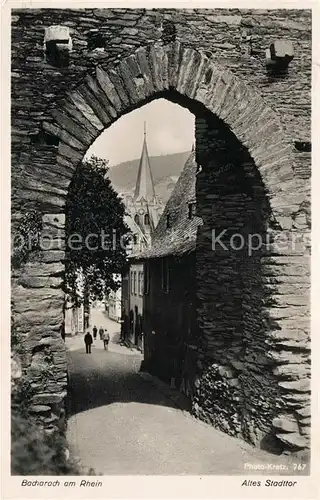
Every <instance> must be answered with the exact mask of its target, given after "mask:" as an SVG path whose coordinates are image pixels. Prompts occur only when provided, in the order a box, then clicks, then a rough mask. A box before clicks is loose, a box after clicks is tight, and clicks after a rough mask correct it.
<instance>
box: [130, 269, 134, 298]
mask: <svg viewBox="0 0 320 500" xmlns="http://www.w3.org/2000/svg"><path fill="white" fill-rule="evenodd" d="M130 288H131V295H133V291H134V280H133V271H131V284H130Z"/></svg>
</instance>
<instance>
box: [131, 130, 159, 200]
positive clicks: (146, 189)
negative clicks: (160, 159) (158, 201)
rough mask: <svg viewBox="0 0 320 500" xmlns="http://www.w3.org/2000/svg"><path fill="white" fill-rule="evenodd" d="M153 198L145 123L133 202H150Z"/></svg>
mask: <svg viewBox="0 0 320 500" xmlns="http://www.w3.org/2000/svg"><path fill="white" fill-rule="evenodd" d="M154 197H155V191H154V184H153V179H152V172H151V167H150V160H149V155H148V148H147V132H146V122H144V138H143V146H142V153H141V158H140V163H139V170H138V177H137V183H136V189H135V192H134V201H135V200H139V199H141V198H144V199H145V200H147V201H148V200H152V199H153V198H154Z"/></svg>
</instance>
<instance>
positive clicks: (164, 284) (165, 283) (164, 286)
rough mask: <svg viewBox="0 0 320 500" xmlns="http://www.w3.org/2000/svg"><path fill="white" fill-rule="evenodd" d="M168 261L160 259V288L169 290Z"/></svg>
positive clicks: (165, 290)
mask: <svg viewBox="0 0 320 500" xmlns="http://www.w3.org/2000/svg"><path fill="white" fill-rule="evenodd" d="M169 277H170V276H169V263H168V259H162V289H163V290H164V292H165V293H168V292H169Z"/></svg>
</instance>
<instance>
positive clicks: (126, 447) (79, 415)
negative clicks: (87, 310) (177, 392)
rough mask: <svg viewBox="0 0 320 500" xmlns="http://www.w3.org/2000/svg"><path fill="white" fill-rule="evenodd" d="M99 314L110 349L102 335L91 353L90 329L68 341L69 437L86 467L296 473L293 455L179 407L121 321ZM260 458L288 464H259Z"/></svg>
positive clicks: (111, 471) (149, 471)
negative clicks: (122, 333) (128, 342)
mask: <svg viewBox="0 0 320 500" xmlns="http://www.w3.org/2000/svg"><path fill="white" fill-rule="evenodd" d="M94 314H95V316H94V321H93V322H94V324H95V322H96V323H97V326H99V325H100V323H101V324H102V321H103V325H104V326H105V327H106V328H108V331H109V332H110V333H111V345H110V349H109V351H105V350H104V349H103V346H102V342H101V341H100V339H97V341H96V342H95V343H94V345H93V347H92V353H91V354H86V353H85V349H84V343H83V338H82V336H81V337H76V338H72V339H67V342H66V344H67V348H68V358H69V374H70V390H69V421H68V441H69V445H70V449H71V452H72V454H73V455H74V456H76V457H77V458H78V459H80V462H81V463H82V465H83V466H84V467H86V468H90V467H92V468H93V469H94V471H95V473H97V474H104V475H108V474H109V475H113V474H127V475H130V474H167V475H173V474H226V473H228V474H244V473H255V472H256V473H259V474H261V473H262V474H263V473H265V474H277V475H279V474H284V475H287V474H293V473H294V472H293V470H292V467H291V465H290V464H289V462H288V458H287V457H283V456H282V457H278V456H275V455H271V454H269V453H266V452H263V451H261V450H258V449H254V448H252V447H251V446H249V445H248V444H247V443H245V442H243V441H242V440H239V439H235V438H233V437H230V436H228V435H226V434H224V433H222V432H220V431H218V430H216V429H214V428H212V427H211V426H209V425H206V424H204V423H202V422H199V421H197V420H195V419H194V418H193V417H191V416H190V415H189V414H188V412H186V411H183V410H182V409H180V408H177V407H176V405H175V403H174V400H173V399H172V397H170V390H168V392H167V393H166V391H164V390H162V388H163V386H164V385H163V386H162V385H161V384H160V385H159V384H156V383H153V381H152V377H148V376H144V374H141V373H139V368H140V364H141V360H142V356H141V355H140V354H139V353H138V352H137V351H132V350H130V349H127V348H125V347H122V346H119V345H118V344H117V338H118V336H117V332H118V331H119V325H117V324H116V323H113V322H112V321H110V320H108V319H107V318H106V317H105V315H104V313H103V312H101V311H96V312H95V313H94ZM155 380H156V379H155ZM164 387H165V386H164ZM246 464H247V465H246ZM248 464H250V465H248ZM257 464H260V465H261V464H265V465H266V466H267V464H283V465H284V466H285V467H286V468H285V469H283V470H274V471H272V470H270V469H269V470H257V471H254V470H252V467H251V466H254V465H257ZM305 472H306V471H304V473H305Z"/></svg>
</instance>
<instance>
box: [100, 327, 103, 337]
mask: <svg viewBox="0 0 320 500" xmlns="http://www.w3.org/2000/svg"><path fill="white" fill-rule="evenodd" d="M102 334H103V328H102V326H100V328H99V335H100V340H103V339H102Z"/></svg>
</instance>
